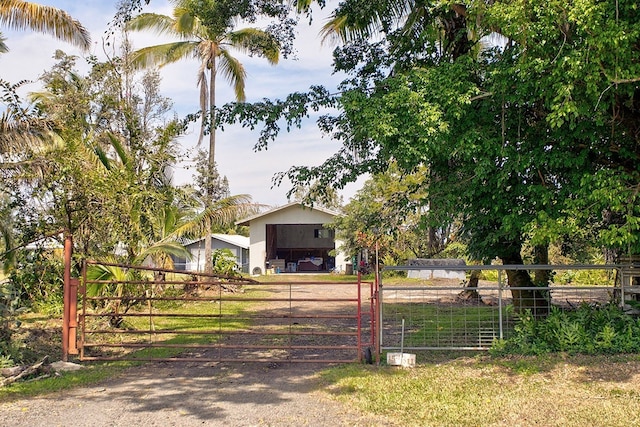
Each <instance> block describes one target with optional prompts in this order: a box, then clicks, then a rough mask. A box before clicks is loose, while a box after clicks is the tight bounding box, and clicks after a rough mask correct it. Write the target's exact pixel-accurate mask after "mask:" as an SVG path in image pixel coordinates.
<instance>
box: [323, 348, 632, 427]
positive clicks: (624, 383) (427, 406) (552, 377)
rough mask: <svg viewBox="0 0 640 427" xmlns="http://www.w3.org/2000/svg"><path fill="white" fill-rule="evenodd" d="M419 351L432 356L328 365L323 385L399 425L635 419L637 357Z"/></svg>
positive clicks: (340, 397) (589, 423) (572, 423)
mask: <svg viewBox="0 0 640 427" xmlns="http://www.w3.org/2000/svg"><path fill="white" fill-rule="evenodd" d="M418 356H419V358H418V362H420V360H421V358H422V360H425V359H424V358H431V359H432V361H429V362H423V363H419V365H418V366H417V367H415V368H413V369H406V368H399V367H390V366H379V367H378V366H364V365H349V366H342V367H339V368H334V369H330V370H327V371H325V372H324V373H323V374H322V381H323V389H324V390H326V391H327V392H328V393H330V394H331V395H333V396H334V397H335V398H336V399H338V400H341V401H343V402H345V403H347V404H349V405H350V406H352V407H357V408H358V409H360V410H362V411H365V412H371V413H375V414H379V415H384V416H387V417H389V418H390V419H391V420H393V421H395V422H396V423H397V424H398V425H404V426H463V425H464V426H514V425H521V426H532V425H539V426H576V427H577V426H630V425H640V357H639V356H638V355H628V356H589V357H587V356H567V355H562V354H556V355H552V356H548V357H544V358H523V357H518V358H491V357H489V356H486V355H482V356H477V357H469V356H466V357H459V358H449V359H447V358H446V356H445V357H444V358H443V356H442V355H438V354H432V355H428V354H425V355H418ZM438 358H440V359H441V360H439V361H438V360H433V359H438ZM427 360H428V359H427Z"/></svg>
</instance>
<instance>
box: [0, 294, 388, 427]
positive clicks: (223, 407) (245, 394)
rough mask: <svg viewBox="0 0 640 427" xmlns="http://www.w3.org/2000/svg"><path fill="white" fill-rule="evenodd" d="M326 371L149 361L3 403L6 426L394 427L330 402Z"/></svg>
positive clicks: (307, 366)
mask: <svg viewBox="0 0 640 427" xmlns="http://www.w3.org/2000/svg"><path fill="white" fill-rule="evenodd" d="M331 288H334V287H326V288H325V287H323V289H324V290H325V291H326V294H325V295H333V296H336V294H339V293H340V290H339V289H336V288H334V289H331ZM276 295H277V294H276ZM316 296H317V295H316ZM260 308H261V309H265V307H264V306H262V307H260ZM325 368H327V365H326V364H318V363H287V362H268V363H247V362H244V363H218V362H197V363H196V362H154V363H148V364H145V365H143V366H138V367H135V368H131V369H128V370H127V371H125V372H124V373H123V374H121V375H119V376H118V377H116V378H112V379H110V380H108V381H105V382H103V383H101V384H98V385H93V386H91V387H82V388H77V389H73V390H69V391H65V392H61V393H59V394H56V395H48V396H42V397H37V398H32V399H28V400H15V401H10V402H4V403H0V426H7V427H9V426H11V427H21V426H25V427H26V426H29V427H36V426H46V427H52V426H72V425H73V426H78V427H81V426H91V427H100V426H105V427H106V426H110V427H111V426H123V427H124V426H127V427H129V426H203V425H204V426H296V427H297V426H390V425H391V426H392V425H394V424H393V422H392V421H391V420H388V419H384V418H380V417H375V416H371V415H367V414H360V413H357V412H355V411H354V409H353V408H350V407H348V405H344V404H342V403H340V402H338V401H336V400H334V399H332V398H331V395H330V394H329V393H327V392H325V391H323V389H322V383H321V380H320V378H319V376H318V375H317V373H318V372H319V371H320V370H321V369H325Z"/></svg>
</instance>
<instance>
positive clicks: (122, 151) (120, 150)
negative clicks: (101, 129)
mask: <svg viewBox="0 0 640 427" xmlns="http://www.w3.org/2000/svg"><path fill="white" fill-rule="evenodd" d="M107 137H108V138H109V142H110V143H111V146H112V147H113V149H114V150H115V151H116V154H117V155H118V158H119V159H120V162H121V163H122V165H123V166H124V167H125V169H130V167H131V160H130V159H129V154H128V153H127V149H126V148H125V146H124V145H123V144H122V141H120V140H119V139H118V138H117V137H116V136H115V135H114V134H112V133H111V132H109V133H108V134H107Z"/></svg>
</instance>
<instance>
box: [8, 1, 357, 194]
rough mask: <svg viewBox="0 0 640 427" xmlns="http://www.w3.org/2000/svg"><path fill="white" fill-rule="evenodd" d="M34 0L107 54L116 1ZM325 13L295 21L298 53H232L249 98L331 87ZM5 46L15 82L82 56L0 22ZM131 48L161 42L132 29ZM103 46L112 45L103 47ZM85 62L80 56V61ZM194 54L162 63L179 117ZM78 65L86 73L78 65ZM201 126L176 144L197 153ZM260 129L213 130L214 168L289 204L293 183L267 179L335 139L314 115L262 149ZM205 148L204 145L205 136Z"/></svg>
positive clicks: (191, 98)
mask: <svg viewBox="0 0 640 427" xmlns="http://www.w3.org/2000/svg"><path fill="white" fill-rule="evenodd" d="M36 3H39V4H45V5H49V6H54V7H57V8H59V9H63V10H65V11H67V12H68V13H69V14H70V15H71V16H73V17H74V18H75V19H77V20H79V21H80V22H81V23H82V24H83V25H84V27H85V28H87V29H88V30H89V31H90V33H91V40H92V44H93V46H92V49H91V53H92V54H95V55H97V56H98V58H100V59H104V58H105V57H106V56H105V54H104V53H103V51H104V49H105V47H104V43H103V42H104V38H105V36H106V33H105V31H106V30H107V28H108V26H109V23H110V22H111V20H112V19H113V16H114V13H115V12H116V4H117V0H84V1H82V2H79V1H77V0H40V1H36ZM328 3H329V6H328V7H327V8H325V9H324V10H323V11H320V10H319V9H315V10H314V15H313V16H314V20H313V23H312V25H311V26H310V25H309V24H308V21H307V20H306V19H305V17H304V16H303V17H301V19H300V23H299V24H298V30H297V31H298V35H297V38H296V42H295V48H296V55H295V56H296V59H281V60H280V62H279V63H278V64H277V65H275V66H272V65H269V64H268V63H267V61H266V60H265V59H263V58H251V57H248V56H245V55H243V54H241V53H238V52H234V54H235V56H236V57H238V58H239V59H240V61H241V62H242V63H243V65H244V67H245V69H246V71H247V74H248V76H247V79H246V89H245V91H246V94H247V101H248V102H255V101H260V100H262V99H263V98H269V99H275V98H279V99H284V98H285V97H286V96H287V95H288V94H289V93H292V92H296V91H299V92H304V91H306V90H308V89H309V87H310V86H311V85H318V84H320V85H324V86H326V87H327V88H328V89H329V90H331V91H332V92H334V91H335V90H336V87H337V85H338V83H339V82H340V81H341V80H342V79H343V76H340V75H334V74H333V73H332V67H331V53H332V50H333V46H331V45H330V44H322V43H321V38H320V37H319V36H318V32H319V29H320V27H321V26H322V24H323V22H324V21H325V20H326V16H327V15H328V13H329V12H330V10H331V3H332V1H329V2H328ZM171 10H172V7H171V5H170V3H169V2H168V1H167V0H151V2H150V4H149V5H147V6H145V9H144V11H145V12H156V13H162V14H165V15H171ZM0 30H1V31H2V33H3V35H4V37H5V38H6V39H7V40H6V41H5V43H6V44H7V45H8V47H9V49H10V51H9V52H8V53H5V54H2V55H0V79H4V80H6V81H9V82H12V83H15V82H18V81H20V80H24V79H27V80H34V81H35V80H37V79H38V76H40V75H41V74H42V73H43V72H45V71H47V70H49V69H50V68H51V66H52V65H53V64H54V63H55V60H54V59H53V54H54V52H55V50H56V49H61V50H63V51H64V52H66V53H67V54H72V55H77V56H79V57H83V56H86V54H83V53H82V52H80V51H79V50H78V49H77V48H75V47H73V46H72V45H70V44H67V43H64V42H61V41H58V40H56V39H54V38H53V37H51V36H48V35H44V34H39V33H35V32H31V31H12V30H9V29H7V28H0ZM131 38H132V40H133V44H134V48H135V49H137V48H142V47H146V46H150V45H154V44H158V43H159V42H162V40H161V39H159V38H158V36H157V35H155V34H152V33H141V32H134V33H132V37H131ZM106 49H107V50H108V49H109V48H106ZM83 63H84V61H83V60H79V61H78V65H79V68H80V64H83ZM198 67H199V62H198V60H197V59H189V60H183V61H180V62H178V63H175V64H171V65H167V66H165V67H163V68H162V69H160V74H161V77H162V83H161V92H162V95H163V96H166V97H169V98H171V99H172V100H173V103H174V110H175V112H176V113H177V114H178V116H180V117H183V116H184V115H186V114H188V113H194V112H196V111H198V110H199V106H198V99H199V95H198V93H199V92H198V88H197V86H196V73H197V71H198ZM80 71H83V70H82V68H80ZM39 88H40V86H38V84H37V83H33V84H30V85H27V86H26V87H25V89H24V90H25V91H37V90H38V89H39ZM216 98H217V104H218V105H222V104H224V103H226V102H231V101H233V100H234V95H233V91H232V89H231V87H230V86H229V85H228V83H227V82H226V81H224V80H223V79H222V78H220V77H219V78H218V81H217V88H216ZM197 138H198V128H197V126H193V127H192V128H191V129H189V131H188V133H187V134H186V135H184V136H181V137H180V140H179V144H180V146H181V147H182V149H183V150H185V151H186V152H187V153H191V154H194V153H195V151H194V150H195V148H194V147H195V144H196V141H197ZM256 141H257V133H256V132H255V131H254V132H251V131H250V130H248V129H243V128H241V127H240V126H225V130H224V131H221V130H218V133H217V134H216V163H217V165H218V172H219V173H220V174H221V175H224V176H226V177H227V178H228V180H229V185H230V191H231V194H234V195H235V194H249V195H251V196H252V198H253V201H254V202H256V203H261V204H265V205H269V206H281V205H284V204H286V203H287V202H288V200H287V198H286V193H287V191H288V190H289V189H290V188H291V184H290V183H289V182H288V181H285V182H283V183H282V184H281V186H279V187H276V188H271V187H272V181H271V180H272V177H273V176H274V174H276V173H277V172H283V171H286V170H288V169H289V168H290V167H291V166H303V165H304V166H315V165H319V164H321V163H322V162H323V161H324V160H325V159H327V158H328V157H330V156H331V155H332V154H333V153H335V152H336V151H337V150H338V148H339V144H338V143H337V142H336V141H332V140H331V139H330V138H329V137H328V136H327V135H322V134H321V132H320V131H319V130H318V128H317V126H316V124H315V120H314V118H313V117H312V118H311V119H310V120H308V121H307V122H305V123H304V124H303V127H302V129H293V130H292V132H290V133H286V132H283V133H281V135H280V137H279V138H278V139H277V140H276V141H275V142H272V143H270V145H269V147H268V149H267V150H266V151H259V152H255V151H254V149H253V147H254V145H255V143H256ZM202 148H203V149H206V148H208V143H207V142H206V141H205V142H203V146H202ZM174 181H175V183H176V184H184V183H188V182H192V170H189V169H188V164H182V165H178V167H177V168H176V170H175V174H174ZM360 185H361V181H359V182H357V183H355V184H351V185H349V186H348V187H346V188H345V189H344V190H343V191H342V192H341V195H342V196H343V197H344V201H345V203H346V202H348V200H349V198H350V197H351V196H353V194H354V193H355V192H356V191H357V190H358V189H359V187H360Z"/></svg>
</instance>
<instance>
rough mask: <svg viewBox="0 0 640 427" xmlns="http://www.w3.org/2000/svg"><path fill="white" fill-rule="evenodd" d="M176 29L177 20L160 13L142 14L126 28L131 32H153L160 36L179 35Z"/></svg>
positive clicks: (128, 23)
mask: <svg viewBox="0 0 640 427" xmlns="http://www.w3.org/2000/svg"><path fill="white" fill-rule="evenodd" d="M175 27H176V21H175V19H173V18H171V17H170V16H166V15H161V14H158V13H141V14H140V15H137V16H135V17H133V18H132V19H131V20H130V21H129V22H127V26H126V28H127V30H131V31H144V30H151V31H155V33H156V34H159V35H164V34H170V35H179V34H178V32H177V31H176V28H175Z"/></svg>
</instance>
